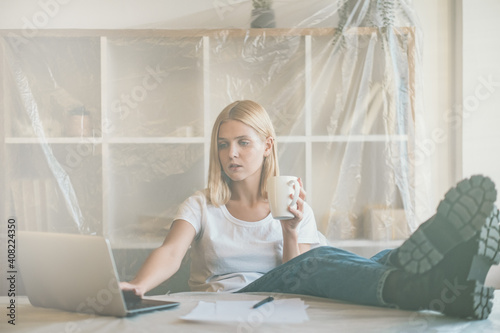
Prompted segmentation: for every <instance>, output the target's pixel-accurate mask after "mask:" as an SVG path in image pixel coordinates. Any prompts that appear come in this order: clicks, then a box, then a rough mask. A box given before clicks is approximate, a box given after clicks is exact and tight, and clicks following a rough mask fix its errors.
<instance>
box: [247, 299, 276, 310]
mask: <svg viewBox="0 0 500 333" xmlns="http://www.w3.org/2000/svg"><path fill="white" fill-rule="evenodd" d="M273 300H274V297H272V296H269V297H268V298H265V299H263V300H262V301H260V302H259V303H257V304H255V305H254V306H253V307H252V309H257V308H258V307H259V306H261V305H264V304H266V303H269V302H272V301H273Z"/></svg>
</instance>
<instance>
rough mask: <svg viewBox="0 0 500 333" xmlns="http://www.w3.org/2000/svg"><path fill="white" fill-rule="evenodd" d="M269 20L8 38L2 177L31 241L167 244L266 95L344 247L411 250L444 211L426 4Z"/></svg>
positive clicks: (283, 13)
mask: <svg viewBox="0 0 500 333" xmlns="http://www.w3.org/2000/svg"><path fill="white" fill-rule="evenodd" d="M252 13H253V14H252ZM260 14H261V15H263V16H262V17H258V15H259V13H258V11H256V10H253V11H252V8H251V4H250V2H248V1H247V2H236V1H234V2H224V1H222V2H221V3H218V2H214V8H213V10H209V11H203V12H200V13H196V14H193V15H192V16H191V17H184V18H183V19H182V20H179V21H170V22H161V23H158V24H155V25H153V26H148V27H144V28H155V29H157V30H141V29H138V30H134V31H131V30H127V31H122V32H120V31H81V32H74V31H73V32H68V33H66V32H65V31H55V32H54V31H51V32H44V31H37V34H36V35H35V36H30V37H26V36H25V35H23V31H10V32H3V33H2V35H3V36H2V47H3V53H4V59H5V60H4V67H5V68H4V70H3V73H4V75H3V78H4V87H5V93H4V94H3V105H4V112H3V113H4V128H5V131H4V134H5V142H4V147H3V149H4V155H5V158H4V159H3V160H2V170H4V179H5V189H6V193H7V194H6V202H7V208H6V209H7V211H8V212H7V213H8V215H9V216H15V217H16V219H17V221H18V225H19V229H28V230H44V231H56V232H73V233H85V234H99V235H105V236H106V237H108V238H109V239H111V241H112V244H113V247H115V248H117V249H128V248H153V247H155V246H157V245H158V244H160V243H161V241H162V240H163V238H164V236H165V235H166V233H167V232H168V228H169V226H170V224H171V222H172V216H173V214H174V213H175V211H176V209H177V207H178V205H179V204H180V203H181V202H182V201H183V200H184V199H185V198H186V197H188V196H189V195H190V194H192V193H193V192H194V191H196V190H198V189H202V188H204V187H205V186H206V179H207V169H208V156H207V154H208V147H209V138H210V131H211V126H212V123H213V121H214V119H215V117H216V116H217V114H218V113H219V112H220V111H221V110H222V109H223V107H224V106H226V105H227V104H229V103H230V102H232V101H234V100H238V99H253V100H255V101H257V102H259V103H261V104H262V105H264V106H265V108H266V109H267V110H268V112H269V114H270V115H271V118H272V120H273V123H274V125H275V128H276V132H277V134H278V140H277V142H278V150H279V158H280V169H281V174H284V175H285V174H286V175H294V176H298V177H301V178H302V180H303V182H304V185H305V189H306V191H307V200H308V202H309V203H310V204H311V206H312V207H313V210H314V212H315V216H316V220H317V223H318V227H319V229H320V230H321V231H322V232H323V233H324V234H325V235H326V236H327V238H328V240H330V241H332V242H335V241H338V240H361V239H365V240H373V241H389V240H398V239H404V238H406V237H407V236H408V235H409V233H410V232H411V231H412V230H414V229H415V228H416V226H417V225H418V224H419V223H421V222H422V218H423V217H426V216H428V214H429V210H428V204H427V202H426V198H427V193H426V191H425V186H423V185H422V184H424V183H425V181H423V179H425V178H426V176H425V168H424V166H423V165H422V163H420V162H421V159H419V156H418V154H417V153H416V148H415V147H416V145H415V142H417V140H418V139H419V137H421V131H422V126H421V125H419V120H418V119H419V117H420V114H421V108H422V103H423V101H422V94H421V91H420V85H421V78H420V72H421V69H420V65H421V64H420V62H421V46H420V43H421V40H420V39H421V35H420V31H419V27H418V22H417V19H416V17H415V14H414V12H413V9H412V8H411V4H410V3H409V2H407V1H403V0H402V1H296V2H293V1H281V2H280V1H274V3H273V7H272V9H271V10H270V11H267V12H265V13H260ZM252 15H253V16H252ZM251 26H252V27H253V28H252V29H250V27H251ZM128 259H130V258H127V257H125V260H126V261H127V260H128ZM128 261H130V260H128ZM136 261H138V262H140V261H141V260H139V259H137V260H136ZM136 264H137V263H136ZM129 277H130V276H129Z"/></svg>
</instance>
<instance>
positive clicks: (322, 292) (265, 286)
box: [238, 246, 396, 306]
mask: <svg viewBox="0 0 500 333" xmlns="http://www.w3.org/2000/svg"><path fill="white" fill-rule="evenodd" d="M389 254H390V250H384V251H382V252H379V253H378V254H376V255H375V256H373V257H372V258H370V259H367V258H364V257H361V256H358V255H356V254H354V253H351V252H348V251H345V250H342V249H338V248H335V247H330V246H322V247H318V248H315V249H312V250H310V251H308V252H306V253H303V254H301V255H299V256H297V257H295V258H293V259H292V260H289V261H288V262H286V263H284V264H283V265H280V266H278V267H276V268H274V269H272V270H271V271H269V272H267V273H266V274H264V275H263V276H262V277H260V278H259V279H257V280H255V281H254V282H252V283H250V284H249V285H247V286H246V287H244V288H243V289H240V290H239V291H238V293H241V292H281V293H289V294H301V295H310V296H319V297H327V298H331V299H336V300H342V301H347V302H352V303H356V304H364V305H375V306H390V304H387V303H385V302H384V300H383V298H382V291H383V288H384V283H385V281H386V278H387V276H388V275H389V273H390V272H392V271H394V270H396V268H395V267H394V266H392V265H391V264H390V263H389V259H388V258H389Z"/></svg>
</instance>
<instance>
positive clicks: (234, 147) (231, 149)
mask: <svg viewBox="0 0 500 333" xmlns="http://www.w3.org/2000/svg"><path fill="white" fill-rule="evenodd" d="M238 154H239V152H238V146H237V145H235V144H231V146H230V147H229V155H230V156H231V157H238Z"/></svg>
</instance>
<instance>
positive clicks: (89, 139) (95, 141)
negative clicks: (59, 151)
mask: <svg viewBox="0 0 500 333" xmlns="http://www.w3.org/2000/svg"><path fill="white" fill-rule="evenodd" d="M5 143H12V144H25V143H28V144H30V143H40V144H41V143H80V144H81V143H84V144H89V143H90V144H95V145H98V144H101V143H102V138H94V137H60V138H12V137H7V138H5Z"/></svg>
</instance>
